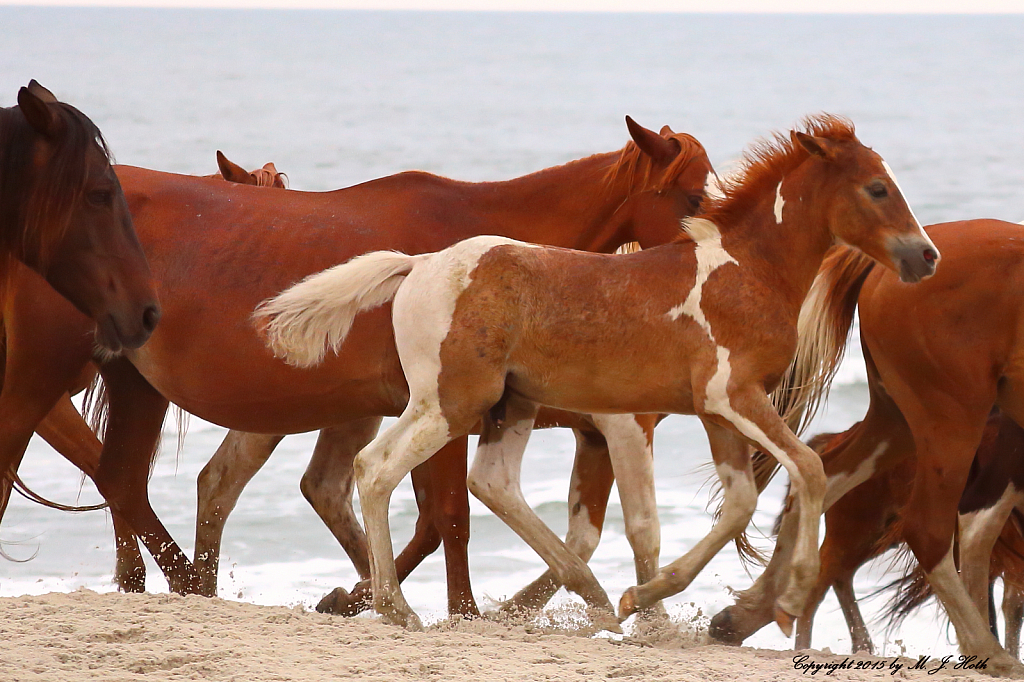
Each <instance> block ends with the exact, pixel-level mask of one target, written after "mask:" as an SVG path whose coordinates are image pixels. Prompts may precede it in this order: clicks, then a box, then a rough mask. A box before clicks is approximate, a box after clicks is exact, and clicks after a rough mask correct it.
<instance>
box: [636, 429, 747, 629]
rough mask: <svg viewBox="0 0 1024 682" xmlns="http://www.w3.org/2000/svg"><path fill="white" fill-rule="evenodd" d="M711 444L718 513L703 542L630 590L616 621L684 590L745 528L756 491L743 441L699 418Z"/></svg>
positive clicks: (731, 431)
mask: <svg viewBox="0 0 1024 682" xmlns="http://www.w3.org/2000/svg"><path fill="white" fill-rule="evenodd" d="M701 421H702V422H703V423H704V430H705V431H706V432H707V434H708V442H709V443H710V444H711V456H712V458H713V459H714V462H715V469H716V470H717V471H718V478H719V480H720V481H721V482H722V494H723V498H724V501H723V504H722V513H721V516H720V517H719V518H718V521H717V522H716V523H715V525H714V527H713V528H712V529H711V532H709V533H708V534H707V535H706V536H705V537H704V538H702V539H701V540H700V541H699V542H697V544H696V545H694V546H693V548H692V549H691V550H690V551H689V552H687V553H686V554H684V555H683V556H682V557H680V558H679V559H676V560H675V561H673V562H672V563H670V564H668V565H667V566H665V567H663V568H662V569H661V570H660V571H659V572H658V574H657V576H656V577H655V578H654V579H652V580H650V581H649V582H647V583H646V584H643V585H637V586H635V587H631V588H629V589H628V590H626V592H625V593H624V594H623V595H622V599H621V600H620V601H619V617H620V618H623V619H625V618H627V617H629V616H630V615H631V614H633V613H635V612H636V611H638V610H639V609H643V608H648V607H650V606H651V605H653V604H654V603H655V602H657V601H659V600H661V599H664V598H665V597H669V596H672V595H673V594H677V593H678V592H680V591H682V590H684V589H686V587H687V586H688V585H689V584H690V583H691V582H692V581H693V579H694V578H695V577H697V574H698V573H699V572H700V571H701V569H703V568H704V566H705V565H707V563H708V562H709V561H710V560H711V559H712V558H713V557H714V556H715V555H716V554H717V553H718V552H719V551H720V550H721V549H722V548H723V547H725V545H726V544H728V543H729V541H730V540H732V539H733V538H735V537H736V536H738V535H739V534H740V533H741V532H743V530H744V529H745V528H746V527H747V524H748V523H749V522H750V518H751V516H753V514H754V510H755V509H756V507H757V489H756V487H755V484H754V471H753V468H752V466H751V461H750V451H749V447H748V445H747V443H746V441H745V440H744V439H743V438H741V437H740V436H739V435H738V434H737V433H736V432H734V431H733V430H732V429H729V428H727V427H725V426H722V425H720V424H718V423H717V422H715V421H712V420H711V419H708V418H705V417H701Z"/></svg>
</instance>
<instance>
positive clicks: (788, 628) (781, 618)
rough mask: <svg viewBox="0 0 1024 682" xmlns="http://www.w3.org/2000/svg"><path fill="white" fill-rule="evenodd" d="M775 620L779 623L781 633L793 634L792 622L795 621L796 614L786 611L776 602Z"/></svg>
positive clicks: (790, 635)
mask: <svg viewBox="0 0 1024 682" xmlns="http://www.w3.org/2000/svg"><path fill="white" fill-rule="evenodd" d="M774 616H775V622H776V623H778V624H779V629H780V630H782V634H784V635H786V637H792V636H793V624H794V623H796V616H794V615H793V614H791V613H787V612H786V610H785V609H783V608H782V607H781V606H779V605H778V604H776V605H775V613H774Z"/></svg>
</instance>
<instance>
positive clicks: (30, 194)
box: [0, 81, 160, 352]
mask: <svg viewBox="0 0 1024 682" xmlns="http://www.w3.org/2000/svg"><path fill="white" fill-rule="evenodd" d="M0 230H2V234H0V240H2V245H3V256H4V258H5V260H6V259H7V258H16V259H18V260H21V261H22V262H24V263H25V264H26V265H28V266H29V267H31V268H32V269H34V270H36V271H38V272H39V273H40V274H42V275H43V276H44V277H45V278H46V281H47V282H49V283H50V285H51V286H53V288H54V289H56V290H57V291H58V292H59V293H60V294H61V295H63V296H64V297H66V298H67V299H68V300H69V301H71V302H72V303H73V304H74V305H75V307H77V308H78V309H79V310H81V311H82V312H83V313H85V314H86V315H88V316H89V317H90V318H92V319H93V320H95V322H96V340H97V343H99V344H100V345H101V346H103V347H105V348H106V349H108V350H111V351H115V352H116V351H119V350H120V349H121V348H123V347H127V348H136V347H138V346H141V345H142V344H143V343H145V341H146V340H147V339H148V338H149V335H150V334H151V333H152V332H153V329H154V327H155V326H156V323H157V321H158V320H159V319H160V307H159V305H158V303H157V298H156V293H155V291H154V287H153V280H152V276H151V275H150V272H149V266H148V264H147V263H146V257H145V254H144V253H143V251H142V247H141V246H140V245H139V241H138V239H137V238H136V236H135V231H134V229H133V227H132V219H131V215H130V214H129V213H128V205H127V203H126V202H125V198H124V194H123V193H122V191H121V186H120V184H119V183H118V181H117V176H115V175H114V171H113V169H112V168H111V167H110V156H109V153H108V151H107V148H106V145H105V143H104V142H103V137H102V136H101V135H100V131H99V130H98V129H97V128H96V126H95V125H94V124H93V123H92V121H90V120H89V119H88V118H87V117H86V116H85V115H84V114H82V113H81V112H80V111H78V110H77V109H75V108H74V107H72V106H70V105H68V104H65V103H62V102H58V101H57V98H56V97H54V96H53V94H52V93H50V91H49V90H47V89H46V88H44V87H42V86H41V85H39V84H38V83H36V82H35V81H32V82H31V83H29V85H28V87H24V88H21V90H20V91H19V92H18V106H16V107H12V108H10V109H0ZM4 269H5V270H6V266H5V268H4Z"/></svg>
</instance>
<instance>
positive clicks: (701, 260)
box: [667, 218, 739, 343]
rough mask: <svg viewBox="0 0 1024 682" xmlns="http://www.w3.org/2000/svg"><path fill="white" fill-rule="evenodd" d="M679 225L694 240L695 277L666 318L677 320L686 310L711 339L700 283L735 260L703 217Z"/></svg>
mask: <svg viewBox="0 0 1024 682" xmlns="http://www.w3.org/2000/svg"><path fill="white" fill-rule="evenodd" d="M683 229H685V230H686V232H687V233H688V234H689V235H690V237H692V238H693V241H694V242H695V243H696V245H697V246H696V249H695V250H694V256H695V257H696V258H697V278H696V281H695V282H694V283H693V288H692V289H690V293H689V295H688V296H687V297H686V300H685V301H683V303H682V304H680V305H677V306H675V307H674V308H672V309H671V310H669V311H668V313H667V315H668V318H669V319H670V320H673V321H674V320H677V319H679V316H680V315H682V314H683V313H686V314H687V315H689V316H690V317H692V318H693V319H694V320H695V321H696V322H697V324H699V325H700V326H701V328H702V329H703V330H704V331H705V332H706V333H707V335H708V337H709V338H710V339H711V341H712V343H714V340H715V337H714V335H713V334H712V333H711V325H710V324H709V323H708V321H707V318H706V317H705V316H704V311H703V310H702V309H701V306H700V303H701V296H702V295H703V293H704V284H705V283H706V282H707V281H708V277H710V276H711V273H712V272H714V271H715V270H717V269H718V268H719V267H721V266H723V265H725V264H727V263H735V264H736V265H739V261H737V260H736V259H735V258H733V257H732V256H731V255H729V252H728V251H726V250H725V249H724V248H723V247H722V233H721V232H719V231H718V226H717V225H715V224H714V223H713V222H711V221H710V220H705V219H704V218H689V219H687V220H686V221H684V223H683Z"/></svg>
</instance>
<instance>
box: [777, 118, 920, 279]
mask: <svg viewBox="0 0 1024 682" xmlns="http://www.w3.org/2000/svg"><path fill="white" fill-rule="evenodd" d="M809 128H810V130H809V131H808V132H807V133H804V132H799V131H793V132H792V133H791V137H792V141H793V144H794V146H799V147H801V148H803V149H804V150H805V151H806V152H807V153H808V155H809V160H810V163H809V164H808V165H809V166H810V168H812V169H815V168H816V169H819V170H820V171H821V172H823V173H825V174H827V176H828V180H827V184H826V186H825V188H824V192H826V193H827V194H828V195H829V196H830V198H831V200H830V203H829V208H828V210H827V215H826V219H827V221H828V223H829V229H830V231H831V232H832V234H833V236H834V237H835V238H836V239H837V240H838V241H840V242H844V243H847V244H850V245H852V246H856V247H857V248H859V249H860V250H862V251H864V252H865V253H866V254H868V255H869V256H871V257H872V258H874V259H875V260H877V261H878V262H879V263H881V264H882V265H883V266H885V267H887V268H889V269H890V270H893V271H895V272H896V273H897V274H898V275H899V276H900V279H902V280H903V281H904V282H918V281H920V280H922V279H924V278H926V277H930V276H931V275H932V274H933V273H934V272H935V266H936V265H937V264H938V262H939V250H938V249H937V248H935V245H934V244H933V243H932V241H931V239H929V238H928V235H927V234H925V232H924V230H923V229H921V224H920V223H919V222H918V220H917V218H916V217H915V216H914V213H913V211H911V209H910V206H909V205H908V204H907V202H906V200H905V199H904V197H903V193H902V191H901V190H900V187H899V184H897V182H896V178H895V176H894V175H893V173H892V170H891V169H890V168H889V165H888V164H887V163H886V162H885V161H884V160H883V159H882V157H881V156H879V155H878V154H877V153H875V152H874V151H872V150H871V149H869V148H868V147H865V146H864V145H863V144H861V143H860V141H859V140H857V138H856V136H855V135H854V134H853V126H852V124H850V123H849V122H848V121H844V120H843V119H838V118H835V117H819V118H816V119H813V120H811V121H810V125H809Z"/></svg>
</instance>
